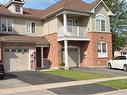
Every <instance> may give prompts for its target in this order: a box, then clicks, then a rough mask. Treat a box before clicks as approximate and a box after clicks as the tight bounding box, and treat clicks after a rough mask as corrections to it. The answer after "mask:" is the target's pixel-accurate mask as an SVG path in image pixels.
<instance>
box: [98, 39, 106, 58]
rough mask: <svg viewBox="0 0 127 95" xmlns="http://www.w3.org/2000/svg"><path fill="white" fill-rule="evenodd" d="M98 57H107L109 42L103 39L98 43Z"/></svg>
mask: <svg viewBox="0 0 127 95" xmlns="http://www.w3.org/2000/svg"><path fill="white" fill-rule="evenodd" d="M97 51H98V57H107V44H106V43H105V42H103V41H100V42H98V44H97Z"/></svg>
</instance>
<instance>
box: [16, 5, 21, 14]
mask: <svg viewBox="0 0 127 95" xmlns="http://www.w3.org/2000/svg"><path fill="white" fill-rule="evenodd" d="M15 12H17V13H20V5H15Z"/></svg>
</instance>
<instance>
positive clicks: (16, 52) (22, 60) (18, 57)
mask: <svg viewBox="0 0 127 95" xmlns="http://www.w3.org/2000/svg"><path fill="white" fill-rule="evenodd" d="M3 57H4V68H5V71H6V72H10V71H24V70H29V63H30V62H29V49H28V48H5V49H4V53H3Z"/></svg>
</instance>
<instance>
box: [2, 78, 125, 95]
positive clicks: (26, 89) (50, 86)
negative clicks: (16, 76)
mask: <svg viewBox="0 0 127 95" xmlns="http://www.w3.org/2000/svg"><path fill="white" fill-rule="evenodd" d="M117 79H127V76H126V77H113V78H103V79H94V80H83V81H72V82H62V83H52V84H42V85H35V86H26V87H20V88H11V89H1V90H0V94H1V95H2V94H3V95H4V94H13V93H22V92H29V91H37V90H46V89H53V88H60V87H69V86H77V85H85V84H94V83H97V82H102V81H108V80H117Z"/></svg>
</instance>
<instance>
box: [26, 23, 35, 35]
mask: <svg viewBox="0 0 127 95" xmlns="http://www.w3.org/2000/svg"><path fill="white" fill-rule="evenodd" d="M26 32H27V33H35V32H36V23H35V22H32V21H26Z"/></svg>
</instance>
